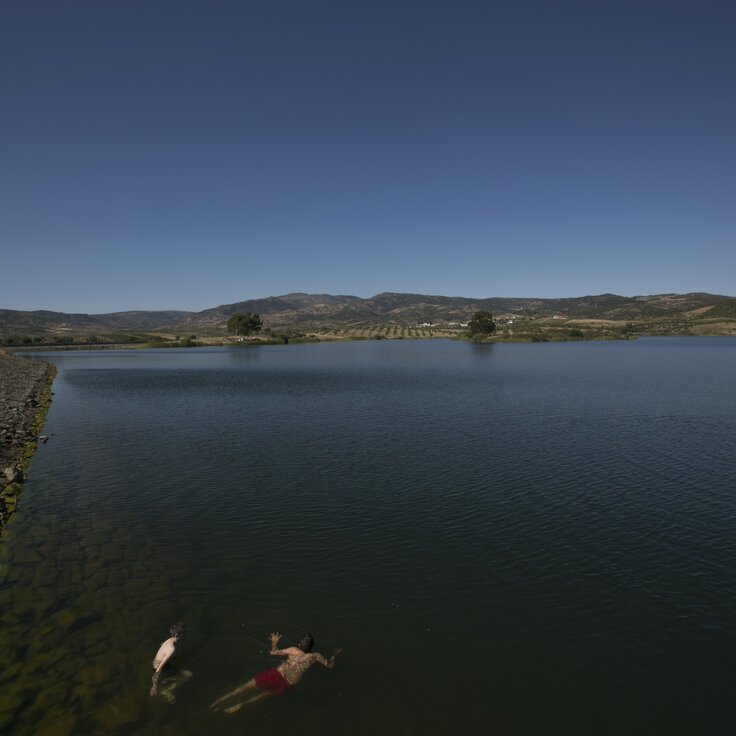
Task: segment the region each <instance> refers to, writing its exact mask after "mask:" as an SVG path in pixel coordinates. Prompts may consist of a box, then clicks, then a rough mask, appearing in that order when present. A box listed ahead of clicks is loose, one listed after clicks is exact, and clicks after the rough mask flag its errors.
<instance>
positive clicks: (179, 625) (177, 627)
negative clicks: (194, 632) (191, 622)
mask: <svg viewBox="0 0 736 736" xmlns="http://www.w3.org/2000/svg"><path fill="white" fill-rule="evenodd" d="M169 634H171V636H173V637H174V638H175V639H181V637H182V635H183V634H184V622H183V621H177V622H176V623H175V624H171V627H170V628H169Z"/></svg>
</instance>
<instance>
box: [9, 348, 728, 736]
mask: <svg viewBox="0 0 736 736" xmlns="http://www.w3.org/2000/svg"><path fill="white" fill-rule="evenodd" d="M44 357H45V358H46V359H47V360H50V361H51V362H53V363H54V364H56V365H57V366H58V368H59V373H58V377H57V379H56V381H55V383H54V391H55V397H54V403H53V405H52V408H51V411H50V413H49V416H48V419H47V423H46V427H45V430H44V431H45V432H46V433H48V434H50V435H51V439H50V441H49V443H48V444H47V445H41V446H39V450H38V452H37V454H36V457H35V459H34V461H33V465H32V468H31V479H30V481H29V482H28V483H27V484H26V487H25V490H24V492H23V495H22V497H21V501H20V504H19V511H18V513H17V515H16V517H15V519H14V521H13V522H12V524H11V526H10V528H9V530H8V534H7V536H6V538H5V541H4V543H3V544H2V546H1V548H0V566H1V568H2V574H1V575H0V581H1V582H0V624H1V625H2V629H1V632H2V633H0V643H1V646H0V666H1V667H2V670H1V671H2V675H0V680H2V683H1V684H0V732H3V733H6V732H7V733H11V734H44V733H53V734H56V735H57V736H58V735H60V734H67V733H68V734H98V733H99V734H121V735H122V734H136V735H143V736H146V735H148V734H162V735H163V736H169V735H170V736H174V735H179V736H186V735H189V734H192V735H195V734H211V733H218V734H224V735H225V736H227V735H229V734H242V733H249V734H263V735H264V736H265V735H272V734H284V733H291V732H293V731H294V729H296V728H298V729H299V732H300V733H301V734H307V735H311V734H318V733H319V734H325V733H328V734H366V735H368V734H370V735H372V734H387V735H389V736H393V735H394V734H422V736H433V735H435V734H437V735H439V734H450V733H453V732H461V731H466V730H467V731H472V732H475V733H489V734H513V735H516V734H523V735H527V734H528V735H532V734H534V735H536V734H578V733H579V734H583V733H585V734H622V733H651V734H675V733H683V734H684V733H688V734H695V733H698V734H715V733H725V732H731V728H732V727H733V725H734V723H736V720H735V719H734V711H733V709H732V706H731V705H730V703H731V701H732V695H733V693H732V691H733V672H734V656H735V655H736V634H735V633H734V625H733V623H734V611H736V587H735V585H734V582H735V580H734V578H735V573H734V570H735V569H736V493H735V488H734V479H735V478H736V453H734V437H735V436H736V380H734V377H735V376H736V340H733V339H731V340H729V339H728V338H723V339H721V338H692V339H690V338H671V339H669V338H659V339H641V340H636V341H632V342H601V343H590V342H580V343H562V344H560V343H557V344H522V345H469V344H465V343H460V342H449V341H403V342H401V341H391V342H389V341H380V342H354V343H344V344H312V345H293V346H272V347H260V348H232V349H225V348H223V349H192V350H163V351H101V352H80V353H72V352H67V353H52V354H48V355H46V356H44ZM177 619H183V620H184V621H186V623H187V627H188V631H187V635H186V637H185V639H184V641H183V642H182V643H181V645H180V647H179V652H178V654H177V660H178V664H179V665H180V666H181V667H185V668H186V669H188V670H191V671H192V672H193V677H192V679H191V680H190V681H189V682H188V683H186V684H185V685H182V686H181V687H180V688H179V690H178V691H177V693H176V695H177V699H176V701H175V702H174V703H172V704H170V703H167V702H165V701H164V700H163V699H162V698H160V697H156V698H150V697H149V696H148V689H149V687H150V675H151V660H152V658H153V655H154V653H155V651H156V649H157V647H158V645H159V644H160V643H161V642H162V641H163V640H164V639H165V638H166V637H167V636H168V626H169V624H170V623H172V622H173V621H176V620H177ZM305 630H309V631H311V632H312V633H313V634H314V636H315V639H316V649H317V650H319V651H322V652H324V653H325V654H328V655H329V654H330V653H331V652H332V650H333V649H334V648H335V647H338V646H339V647H343V649H344V652H343V654H342V655H341V658H340V659H339V660H338V666H337V667H336V668H335V670H334V671H332V672H330V671H328V670H325V669H323V668H321V667H319V666H315V667H314V668H313V670H311V671H310V672H309V673H307V675H306V677H305V679H304V680H303V681H302V682H301V683H300V684H299V685H298V686H297V688H296V689H295V690H294V691H293V692H292V693H290V694H289V695H288V696H286V697H283V698H270V699H268V700H266V701H264V702H261V703H258V704H256V705H254V706H252V709H247V708H246V709H243V710H242V711H240V712H239V713H237V714H235V715H232V716H227V715H222V714H212V713H210V712H209V711H208V709H207V704H208V703H210V702H211V701H213V700H214V699H216V698H217V697H219V696H220V695H221V694H223V693H224V692H225V691H227V690H230V689H232V688H234V687H235V686H237V685H239V684H242V683H244V682H245V681H246V680H248V679H249V678H250V677H251V676H253V675H254V674H255V673H256V672H258V671H259V670H261V669H264V668H266V667H268V666H272V663H273V662H274V658H272V657H269V655H268V653H267V649H268V646H267V637H268V634H269V633H270V632H271V631H280V632H282V633H283V634H284V635H285V637H286V638H287V640H288V641H294V640H296V639H297V638H298V637H299V635H300V634H301V632H303V631H305ZM45 729H49V730H45ZM52 729H55V730H52Z"/></svg>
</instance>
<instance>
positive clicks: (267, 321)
mask: <svg viewBox="0 0 736 736" xmlns="http://www.w3.org/2000/svg"><path fill="white" fill-rule="evenodd" d="M479 309H484V310H488V311H490V312H492V313H493V314H494V316H496V317H497V318H504V319H522V320H523V319H535V320H538V319H567V320H570V319H573V320H612V321H616V322H623V323H626V322H637V321H647V322H649V321H654V322H656V321H666V320H670V321H677V322H687V323H691V322H692V323H695V322H703V321H715V320H718V319H725V320H732V319H735V318H736V298H734V297H725V296H718V295H713V294H702V293H693V294H659V295H653V296H636V297H625V296H618V295H616V294H601V295H598V296H582V297H574V298H566V299H534V298H520V297H516V298H506V297H491V298H487V299H471V298H468V297H448V296H430V295H425V294H401V293H391V292H385V293H382V294H377V295H376V296H374V297H371V298H369V299H362V298H360V297H356V296H349V295H342V296H341V295H337V296H334V295H330V294H285V295H283V296H273V297H267V298H264V299H252V300H246V301H242V302H237V303H235V304H223V305H220V306H218V307H214V308H212V309H205V310H204V311H201V312H182V311H157V312H154V311H151V312H146V311H130V312H115V313H112V314H91V315H90V314H65V313H61V312H50V311H35V312H27V311H26V312H24V311H16V310H10V309H3V310H0V337H6V336H9V335H14V334H16V335H17V334H28V335H44V334H56V335H59V334H64V333H66V334H85V333H89V334H95V333H104V332H108V333H109V332H114V333H120V332H130V331H138V332H167V333H172V332H176V333H196V334H200V335H218V334H220V335H221V334H224V332H225V325H226V323H227V319H228V317H229V316H230V315H232V314H234V313H236V312H255V313H257V314H260V315H261V317H262V319H263V323H264V327H272V328H276V329H287V328H298V329H307V330H319V329H330V328H338V327H356V326H361V325H365V324H385V325H398V326H411V325H416V324H421V323H426V322H429V323H439V324H448V323H461V322H466V321H467V320H468V319H469V318H470V316H471V315H472V314H473V312H475V311H476V310H479Z"/></svg>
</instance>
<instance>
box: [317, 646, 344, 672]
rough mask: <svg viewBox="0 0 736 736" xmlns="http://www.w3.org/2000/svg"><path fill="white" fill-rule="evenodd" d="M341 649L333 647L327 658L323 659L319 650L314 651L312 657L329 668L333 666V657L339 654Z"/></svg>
mask: <svg viewBox="0 0 736 736" xmlns="http://www.w3.org/2000/svg"><path fill="white" fill-rule="evenodd" d="M341 651H342V649H335V651H334V652H333V653H332V656H331V657H330V658H329V659H325V658H324V657H323V656H322V655H321V654H320V653H319V652H315V653H314V658H315V660H316V661H317V662H319V663H320V664H321V665H322V666H323V667H327V669H329V670H331V669H332V668H333V667H334V666H335V657H337V655H338V654H340V652H341Z"/></svg>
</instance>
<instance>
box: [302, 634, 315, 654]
mask: <svg viewBox="0 0 736 736" xmlns="http://www.w3.org/2000/svg"><path fill="white" fill-rule="evenodd" d="M313 646H314V637H313V636H312V635H311V634H304V636H303V637H302V640H301V641H300V642H299V649H301V650H302V651H303V652H311V651H312V647H313Z"/></svg>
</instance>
